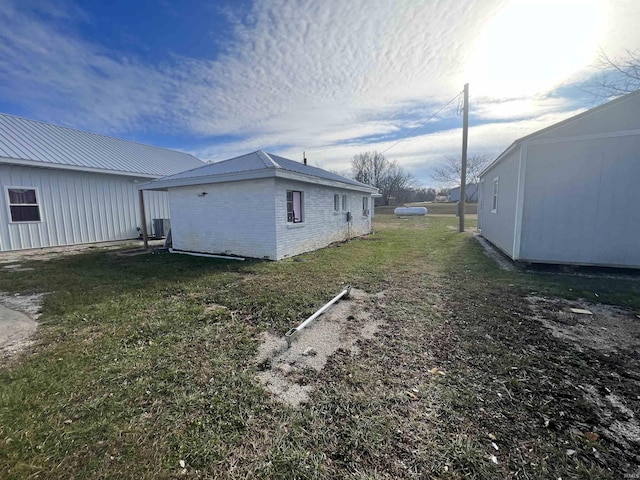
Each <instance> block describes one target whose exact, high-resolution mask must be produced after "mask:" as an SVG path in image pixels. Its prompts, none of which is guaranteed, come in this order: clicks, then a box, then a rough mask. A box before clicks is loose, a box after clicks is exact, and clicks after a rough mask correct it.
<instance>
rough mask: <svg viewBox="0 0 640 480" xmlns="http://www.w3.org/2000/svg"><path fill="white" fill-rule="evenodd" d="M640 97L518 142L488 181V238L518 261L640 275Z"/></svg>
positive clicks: (481, 214)
mask: <svg viewBox="0 0 640 480" xmlns="http://www.w3.org/2000/svg"><path fill="white" fill-rule="evenodd" d="M638 178H640V91H638V92H634V93H631V94H628V95H625V96H623V97H620V98H618V99H616V100H613V101H610V102H608V103H605V104H604V105H601V106H599V107H597V108H594V109H592V110H588V111H586V112H583V113H581V114H579V115H576V116H574V117H571V118H569V119H567V120H564V121H562V122H560V123H557V124H555V125H552V126H550V127H548V128H545V129H543V130H540V131H538V132H536V133H533V134H531V135H528V136H526V137H523V138H521V139H519V140H516V141H515V142H514V143H513V144H512V145H511V146H510V147H509V148H508V149H507V150H506V151H505V152H504V153H502V154H501V155H500V156H499V157H498V158H497V159H496V160H495V161H494V162H493V163H492V164H491V165H490V166H489V167H487V169H485V171H484V172H483V173H482V175H481V184H480V205H479V211H478V224H479V228H480V230H481V233H482V236H483V237H485V238H486V239H487V240H489V241H490V242H491V243H493V244H494V245H496V246H497V247H498V248H499V249H500V250H502V251H503V252H504V253H506V254H507V255H508V256H509V257H511V258H512V259H514V260H520V261H524V262H531V263H559V264H575V265H596V266H614V267H630V268H640V221H639V220H640V217H639V216H638V213H637V210H638V206H639V205H640V189H639V188H638Z"/></svg>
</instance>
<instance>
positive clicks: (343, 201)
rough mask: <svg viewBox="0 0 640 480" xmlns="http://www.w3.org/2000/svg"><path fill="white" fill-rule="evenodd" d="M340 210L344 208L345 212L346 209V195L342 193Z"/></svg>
mask: <svg viewBox="0 0 640 480" xmlns="http://www.w3.org/2000/svg"><path fill="white" fill-rule="evenodd" d="M342 210H344V211H345V212H346V211H347V210H348V205H347V196H346V195H342Z"/></svg>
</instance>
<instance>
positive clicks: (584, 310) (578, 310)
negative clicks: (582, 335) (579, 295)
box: [569, 307, 593, 315]
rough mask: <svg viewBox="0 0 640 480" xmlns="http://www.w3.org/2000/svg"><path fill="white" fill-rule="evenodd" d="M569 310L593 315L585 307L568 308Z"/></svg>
mask: <svg viewBox="0 0 640 480" xmlns="http://www.w3.org/2000/svg"><path fill="white" fill-rule="evenodd" d="M569 311H570V312H571V313H577V314H580V315H593V312H592V311H591V310H587V309H586V308H573V307H572V308H569Z"/></svg>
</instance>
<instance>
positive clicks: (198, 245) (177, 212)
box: [169, 178, 276, 260]
mask: <svg viewBox="0 0 640 480" xmlns="http://www.w3.org/2000/svg"><path fill="white" fill-rule="evenodd" d="M274 190H275V179H273V178H268V179H260V180H246V181H242V182H228V183H216V184H206V185H195V186H185V187H175V188H170V189H169V203H170V208H171V214H172V219H171V236H172V241H173V248H175V249H177V250H185V251H190V252H202V253H212V254H233V255H239V256H246V257H253V258H269V259H272V260H275V259H276V235H275V214H274V203H275V197H274ZM203 192H206V193H207V194H206V195H202V193H203Z"/></svg>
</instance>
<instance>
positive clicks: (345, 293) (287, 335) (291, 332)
mask: <svg viewBox="0 0 640 480" xmlns="http://www.w3.org/2000/svg"><path fill="white" fill-rule="evenodd" d="M349 292H351V285H347V286H346V287H345V289H344V290H342V291H341V292H340V293H339V294H338V295H336V296H335V297H333V298H332V299H331V300H329V302H327V303H326V304H325V305H324V306H323V307H321V308H320V309H319V310H318V311H317V312H316V313H314V314H313V315H311V316H310V317H309V318H307V319H306V320H305V321H304V322H302V323H301V324H300V325H298V326H297V327H296V328H292V329H291V330H289V331H288V332H287V333H285V334H284V337H285V339H286V340H287V347H289V348H291V341H292V340H293V336H294V335H296V334H297V333H300V331H301V330H302V329H304V328H305V327H307V326H308V325H309V324H310V323H311V322H313V321H314V320H315V319H316V318H318V317H319V316H320V315H322V314H323V313H324V312H326V311H327V310H328V309H329V307H330V306H331V305H333V304H334V303H336V302H337V301H338V300H340V299H341V298H343V297H344V298H348V297H349Z"/></svg>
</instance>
